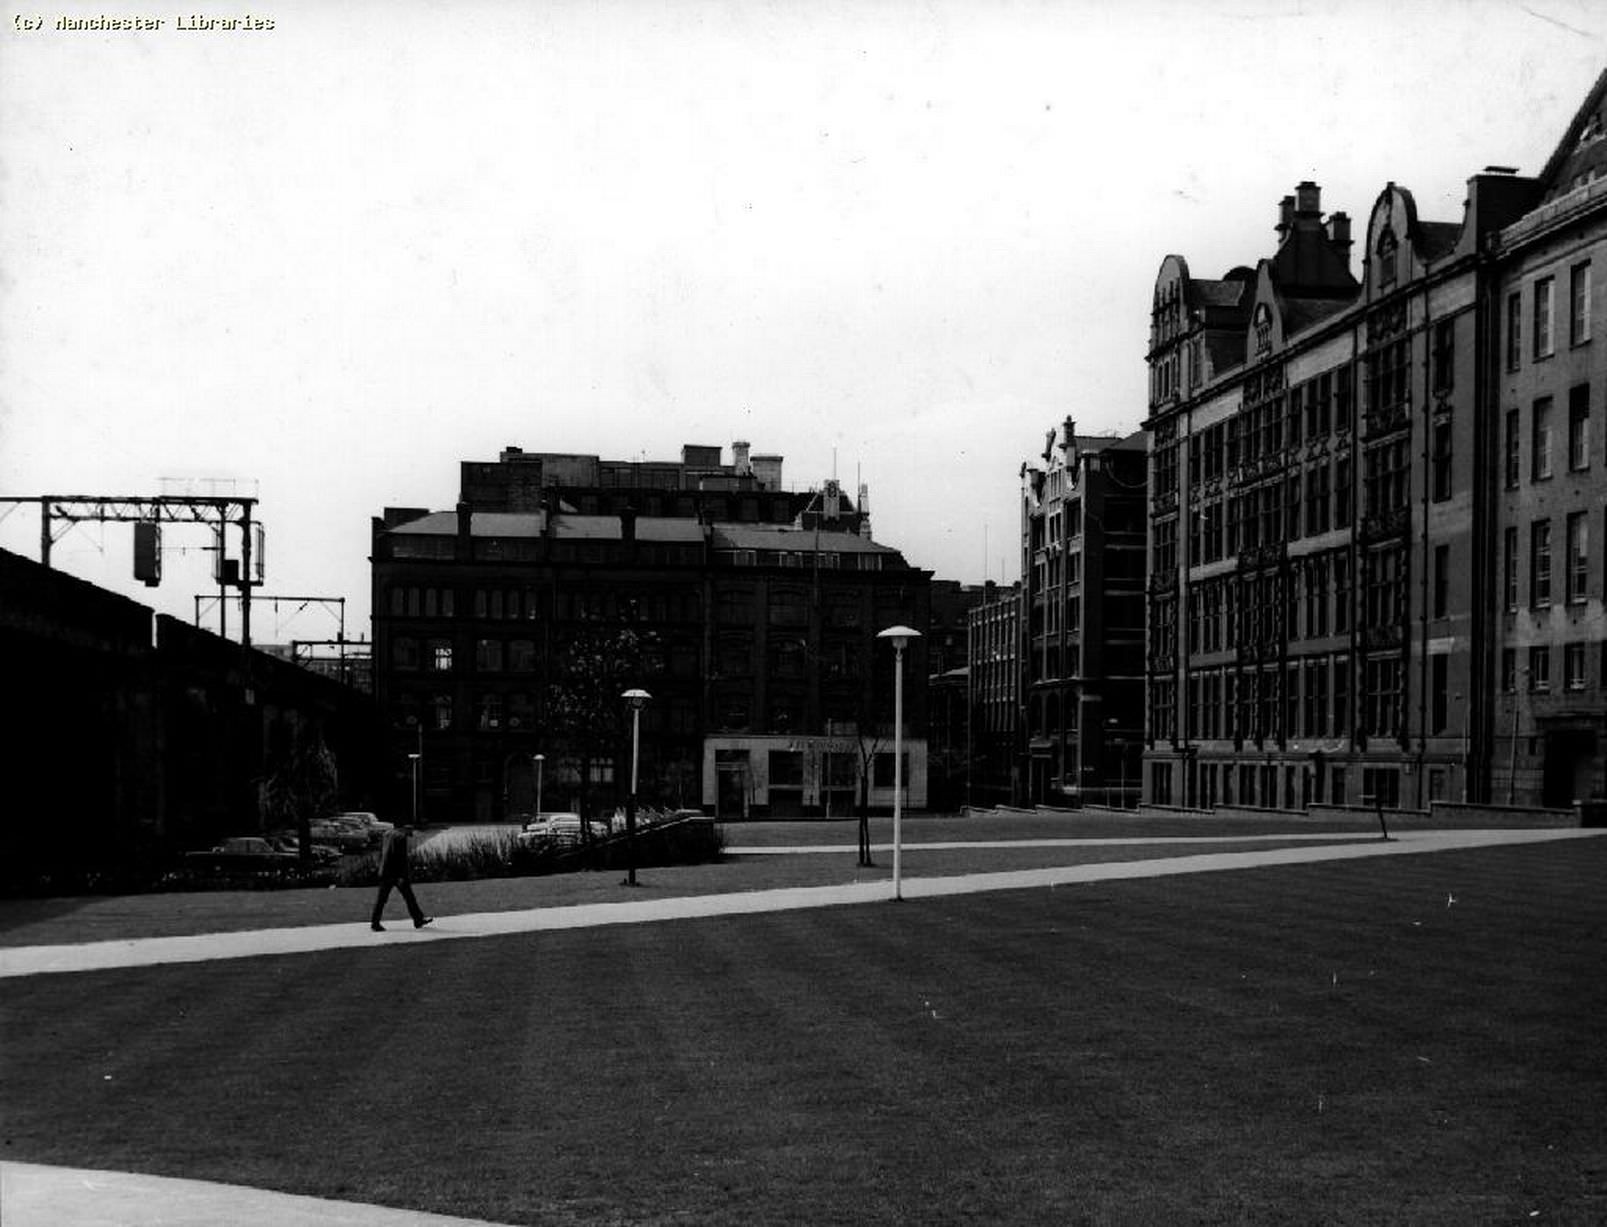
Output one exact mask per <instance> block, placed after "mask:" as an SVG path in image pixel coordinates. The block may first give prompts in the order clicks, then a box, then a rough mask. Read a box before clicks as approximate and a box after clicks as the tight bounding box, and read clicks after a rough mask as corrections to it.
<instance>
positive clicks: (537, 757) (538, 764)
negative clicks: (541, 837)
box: [531, 754, 547, 820]
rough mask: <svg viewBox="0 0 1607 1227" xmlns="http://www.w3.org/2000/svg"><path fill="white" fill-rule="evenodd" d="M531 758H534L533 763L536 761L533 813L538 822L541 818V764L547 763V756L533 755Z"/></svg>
mask: <svg viewBox="0 0 1607 1227" xmlns="http://www.w3.org/2000/svg"><path fill="white" fill-rule="evenodd" d="M531 757H532V758H534V759H535V761H536V813H535V816H536V818H537V819H538V820H539V819H540V818H541V764H542V763H544V762H546V761H547V756H546V755H545V754H533V755H531Z"/></svg>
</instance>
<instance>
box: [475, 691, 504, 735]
mask: <svg viewBox="0 0 1607 1227" xmlns="http://www.w3.org/2000/svg"><path fill="white" fill-rule="evenodd" d="M475 723H476V725H477V726H478V727H479V728H482V729H499V728H501V727H502V696H501V695H500V694H495V693H490V694H482V695H481V696H480V706H479V712H478V715H477V717H476V720H475Z"/></svg>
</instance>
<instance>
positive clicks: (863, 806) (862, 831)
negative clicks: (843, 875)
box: [855, 721, 882, 868]
mask: <svg viewBox="0 0 1607 1227" xmlns="http://www.w3.org/2000/svg"><path fill="white" fill-rule="evenodd" d="M855 747H856V749H857V751H858V755H859V863H860V865H862V866H864V867H866V868H871V867H873V866H874V865H875V864H876V862H875V861H873V860H871V857H870V783H871V775H872V768H874V767H875V765H876V755H877V754H878V753H879V752H880V750H881V748H882V735H881V734H880V733H877V732H875V731H874V730H873V726H870V725H868V724H867V723H866V722H864V721H861V722H860V724H859V736H858V738H857V739H856V741H855Z"/></svg>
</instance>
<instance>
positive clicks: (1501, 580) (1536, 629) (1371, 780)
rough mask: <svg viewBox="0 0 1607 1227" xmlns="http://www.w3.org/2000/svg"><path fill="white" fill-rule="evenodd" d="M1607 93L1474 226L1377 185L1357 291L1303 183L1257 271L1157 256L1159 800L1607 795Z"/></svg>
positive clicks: (1484, 182)
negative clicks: (1605, 346) (1606, 120)
mask: <svg viewBox="0 0 1607 1227" xmlns="http://www.w3.org/2000/svg"><path fill="white" fill-rule="evenodd" d="M1600 95H1601V85H1600V84H1599V83H1598V86H1597V88H1596V90H1595V91H1593V93H1592V96H1591V99H1590V100H1588V101H1587V104H1586V107H1585V108H1583V109H1582V111H1581V113H1580V116H1579V117H1578V118H1577V119H1576V120H1575V123H1574V124H1573V125H1572V126H1571V127H1570V130H1569V133H1568V135H1567V136H1566V137H1565V139H1564V142H1563V145H1562V146H1561V147H1560V148H1559V151H1558V154H1557V155H1556V156H1555V157H1553V159H1552V162H1551V164H1549V165H1548V167H1547V168H1546V170H1545V171H1544V172H1543V173H1542V175H1541V176H1540V177H1538V178H1535V179H1527V178H1521V177H1519V176H1517V175H1515V174H1514V173H1513V172H1511V171H1510V170H1507V169H1505V168H1498V167H1492V168H1489V169H1487V170H1486V171H1484V172H1481V173H1480V174H1477V175H1474V176H1473V177H1472V178H1471V179H1470V180H1469V183H1468V195H1467V199H1466V202H1465V205H1464V211H1463V216H1462V218H1461V220H1460V221H1456V222H1433V221H1427V220H1424V219H1422V218H1420V217H1419V216H1418V214H1417V209H1416V205H1415V202H1414V200H1413V198H1412V195H1411V193H1410V192H1409V191H1408V190H1406V189H1405V188H1402V187H1398V186H1397V185H1395V184H1393V183H1391V184H1389V185H1387V186H1386V187H1385V188H1384V189H1383V191H1381V192H1380V193H1379V195H1378V197H1377V198H1376V200H1375V201H1374V203H1373V206H1372V209H1371V211H1370V213H1369V216H1368V220H1367V225H1366V229H1365V232H1364V237H1363V247H1362V250H1361V252H1360V253H1359V255H1360V259H1359V262H1355V263H1359V276H1358V275H1354V274H1353V273H1352V265H1353V260H1352V258H1351V251H1350V248H1351V234H1350V221H1349V219H1348V218H1347V217H1346V215H1344V214H1343V213H1338V214H1334V215H1332V216H1330V217H1326V218H1325V217H1324V215H1323V212H1322V209H1321V202H1320V191H1319V189H1318V188H1317V186H1316V185H1315V184H1312V183H1309V182H1308V183H1302V184H1300V185H1299V186H1298V187H1297V188H1296V190H1295V193H1294V194H1293V195H1292V196H1290V197H1286V198H1285V200H1284V201H1283V203H1282V206H1281V211H1280V216H1279V221H1278V225H1277V227H1276V230H1277V234H1278V242H1277V246H1276V249H1275V251H1274V254H1273V255H1272V256H1270V257H1268V258H1266V259H1263V260H1261V261H1260V262H1259V263H1258V264H1257V265H1256V266H1255V268H1254V269H1251V268H1248V267H1240V268H1235V269H1233V270H1231V271H1229V272H1228V273H1227V274H1226V275H1224V276H1223V277H1222V278H1220V279H1218V280H1205V279H1199V278H1195V277H1193V276H1192V275H1191V274H1190V272H1189V269H1188V265H1187V263H1186V261H1185V260H1184V259H1183V258H1182V257H1181V256H1169V257H1167V259H1166V260H1165V261H1163V262H1162V265H1161V270H1160V274H1159V276H1158V277H1157V280H1156V285H1155V291H1154V298H1153V307H1152V319H1151V336H1150V349H1149V367H1150V377H1151V391H1150V418H1149V420H1148V421H1147V423H1146V428H1147V429H1148V431H1149V432H1150V439H1151V475H1150V477H1151V485H1152V498H1151V504H1150V544H1149V559H1150V585H1149V587H1150V591H1149V638H1148V661H1147V672H1148V687H1149V710H1148V714H1147V724H1146V764H1147V772H1146V780H1145V796H1146V799H1148V800H1151V801H1154V802H1156V803H1161V804H1167V803H1175V804H1182V805H1188V806H1211V805H1226V804H1231V805H1237V806H1257V807H1269V808H1285V809H1297V808H1301V807H1303V806H1306V805H1309V804H1311V803H1312V802H1332V803H1340V804H1344V803H1352V804H1354V803H1368V804H1371V803H1380V804H1383V805H1385V806H1407V807H1423V806H1425V805H1426V804H1427V803H1429V802H1430V801H1433V800H1438V799H1444V800H1456V799H1467V800H1473V801H1489V800H1507V799H1511V800H1513V801H1516V802H1517V803H1520V804H1524V803H1528V804H1539V803H1540V802H1541V801H1545V802H1547V803H1549V804H1560V803H1566V802H1567V801H1570V800H1572V799H1574V798H1576V797H1581V798H1582V797H1584V796H1589V795H1593V794H1594V793H1597V792H1599V791H1600V788H1601V781H1600V774H1601V751H1600V749H1599V748H1598V747H1599V745H1600V740H1599V736H1598V734H1599V731H1600V724H1601V713H1602V710H1603V703H1602V696H1603V690H1602V682H1603V680H1604V678H1607V656H1604V655H1603V653H1602V650H1601V647H1600V645H1601V641H1602V637H1603V630H1604V628H1603V626H1602V623H1601V617H1602V613H1601V608H1602V607H1601V585H1602V575H1603V570H1604V566H1603V559H1604V557H1607V556H1604V555H1603V552H1602V550H1601V549H1600V548H1595V549H1593V548H1592V546H1591V544H1590V542H1591V540H1592V536H1591V531H1592V530H1591V527H1590V525H1591V521H1592V519H1593V518H1595V519H1598V520H1599V517H1600V515H1601V508H1602V505H1603V498H1602V495H1603V491H1604V489H1607V486H1604V485H1603V482H1602V477H1601V473H1602V469H1603V466H1604V458H1603V456H1602V455H1601V451H1602V449H1601V444H1600V442H1599V441H1597V442H1594V443H1593V442H1592V440H1591V437H1590V426H1589V419H1590V407H1591V400H1592V399H1593V398H1592V387H1594V388H1595V389H1596V398H1598V399H1599V396H1600V389H1601V386H1602V385H1601V377H1602V371H1601V368H1600V365H1599V360H1597V359H1596V358H1595V357H1594V350H1593V348H1592V345H1591V339H1590V334H1591V325H1590V320H1591V317H1592V314H1593V301H1594V294H1595V288H1594V281H1593V279H1592V276H1591V271H1590V270H1591V266H1592V263H1593V261H1595V260H1599V259H1600V258H1601V257H1600V254H1599V252H1598V250H1597V239H1598V236H1599V235H1600V234H1601V232H1602V231H1601V219H1602V214H1603V210H1602V208H1601V207H1600V201H1601V199H1602V196H1601V195H1600V194H1599V193H1597V192H1596V191H1595V187H1596V185H1597V182H1598V181H1597V180H1596V178H1595V175H1596V173H1597V165H1598V162H1597V159H1598V157H1599V156H1600V146H1599V136H1598V135H1596V133H1599V128H1600V106H1601V97H1600ZM1592 117H1594V119H1593V118H1592ZM1593 122H1594V123H1595V125H1596V127H1595V128H1594V129H1593V128H1592V127H1591V125H1592V123H1593ZM1597 531H1607V525H1601V524H1598V529H1597ZM1556 560H1561V565H1555V563H1556Z"/></svg>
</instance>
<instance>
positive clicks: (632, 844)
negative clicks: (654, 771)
mask: <svg viewBox="0 0 1607 1227" xmlns="http://www.w3.org/2000/svg"><path fill="white" fill-rule="evenodd" d="M621 697H622V698H623V699H624V700H625V702H626V704H628V705H629V707H630V709H631V791H630V796H629V797H627V798H626V801H625V864H626V866H627V869H626V877H625V885H627V886H635V885H636V764H637V758H638V755H637V749H638V747H639V746H640V744H641V732H642V708H643V707H644V706H646V704H647V701H648V700H649V699H651V698H652V697H653V696H652V695H650V694H648V693H647V691H645V690H639V689H638V690H627V691H626V692H625V693H624V694H623V695H622V696H621Z"/></svg>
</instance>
